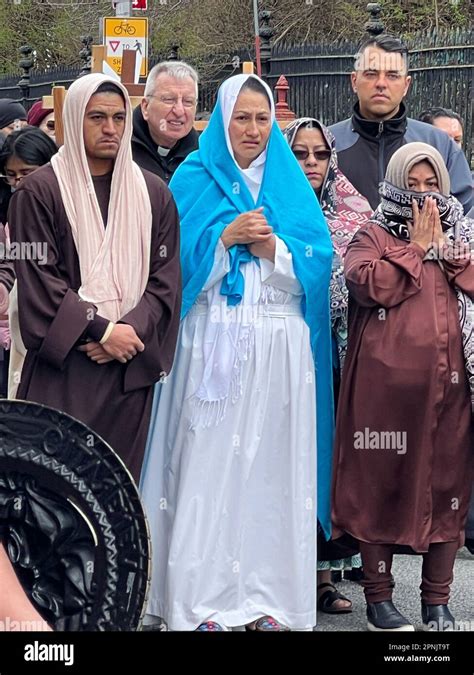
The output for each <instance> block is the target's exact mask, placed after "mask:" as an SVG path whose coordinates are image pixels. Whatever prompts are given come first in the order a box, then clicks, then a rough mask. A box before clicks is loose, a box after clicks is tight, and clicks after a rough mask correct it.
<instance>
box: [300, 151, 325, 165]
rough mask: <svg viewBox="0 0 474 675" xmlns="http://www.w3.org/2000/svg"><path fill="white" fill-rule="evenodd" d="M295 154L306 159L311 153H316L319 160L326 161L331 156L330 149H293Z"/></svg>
mask: <svg viewBox="0 0 474 675" xmlns="http://www.w3.org/2000/svg"><path fill="white" fill-rule="evenodd" d="M293 154H294V156H295V157H296V159H298V160H302V161H304V160H306V159H308V157H309V156H310V155H314V157H315V159H317V160H318V162H325V161H326V160H327V159H329V158H330V157H331V151H330V150H319V151H318V152H310V151H309V150H293Z"/></svg>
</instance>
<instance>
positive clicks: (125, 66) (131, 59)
mask: <svg viewBox="0 0 474 675" xmlns="http://www.w3.org/2000/svg"><path fill="white" fill-rule="evenodd" d="M105 57H106V47H105V46H104V45H94V46H93V47H92V68H91V70H92V72H93V73H101V72H102V69H103V65H102V64H103V61H105ZM136 58H137V53H136V51H135V50H134V49H125V50H124V51H123V56H122V69H121V75H120V80H121V82H122V84H123V85H124V86H125V88H126V89H127V91H128V93H129V95H130V101H131V104H132V107H133V108H135V107H136V106H138V105H140V103H141V100H142V98H143V96H144V93H145V85H143V84H135V82H134V79H135V65H136ZM242 72H243V73H244V74H247V75H253V74H254V72H255V67H254V64H253V62H252V61H245V62H244V63H243V64H242ZM289 88H290V87H289V85H288V81H287V79H286V78H285V77H284V76H283V75H282V76H281V77H280V79H279V80H278V82H277V84H276V86H275V90H276V92H277V99H278V100H277V104H276V106H275V109H276V118H277V122H278V125H279V127H280V129H284V128H285V127H286V126H287V124H288V122H290V121H291V120H293V119H295V117H296V115H295V113H294V112H292V111H291V110H290V108H289V106H288V91H289ZM65 98H66V88H65V87H53V89H52V94H51V96H43V108H53V109H54V121H55V135H56V143H57V145H59V146H61V145H62V144H63V143H64V126H63V107H64V100H65ZM207 125H208V122H207V121H206V120H196V121H195V122H194V128H195V129H196V130H197V131H203V130H204V129H205V128H206V127H207Z"/></svg>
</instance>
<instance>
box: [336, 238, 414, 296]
mask: <svg viewBox="0 0 474 675" xmlns="http://www.w3.org/2000/svg"><path fill="white" fill-rule="evenodd" d="M424 255H425V253H424V251H423V249H422V248H421V247H420V246H418V245H417V244H408V245H405V244H402V245H400V246H397V245H395V246H386V245H385V244H382V241H381V240H379V239H378V237H377V234H376V230H375V232H374V226H369V227H368V228H364V227H363V228H361V229H360V230H359V231H358V232H357V233H356V234H355V235H354V238H353V239H352V241H351V243H350V244H349V246H348V247H347V253H346V257H345V260H344V274H345V277H346V283H347V287H348V289H349V291H350V293H351V295H352V296H353V297H354V298H355V300H356V301H357V302H358V303H359V304H360V305H362V306H365V307H375V306H377V305H381V306H382V307H395V306H396V305H399V304H400V303H401V302H403V301H404V300H406V299H407V298H409V297H411V296H412V295H415V294H416V293H418V292H419V291H420V290H421V287H422V277H423V257H424Z"/></svg>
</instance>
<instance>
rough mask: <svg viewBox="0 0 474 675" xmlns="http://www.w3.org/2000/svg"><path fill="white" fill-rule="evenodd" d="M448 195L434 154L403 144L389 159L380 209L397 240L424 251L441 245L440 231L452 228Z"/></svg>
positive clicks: (427, 148)
mask: <svg viewBox="0 0 474 675" xmlns="http://www.w3.org/2000/svg"><path fill="white" fill-rule="evenodd" d="M449 192H450V181H449V174H448V171H447V169H446V166H445V164H444V161H443V158H442V157H441V155H440V154H439V153H438V151H437V150H436V149H435V148H432V147H431V146H429V145H426V144H425V143H407V144H406V145H404V146H402V147H401V148H399V149H398V150H397V151H396V152H395V153H394V154H393V156H392V158H391V159H390V162H389V164H388V167H387V173H386V176H385V180H384V182H383V183H382V184H381V187H380V195H381V206H380V208H381V210H382V213H383V215H384V216H385V218H386V220H387V222H388V223H389V224H390V226H391V227H395V229H396V230H397V232H398V234H397V236H401V237H402V238H406V239H408V238H409V239H410V240H411V241H412V242H415V243H417V244H419V245H420V246H421V247H422V248H423V249H424V250H425V251H427V250H428V249H429V248H430V247H431V246H433V245H442V244H443V241H444V238H443V229H447V228H448V227H450V226H451V225H452V218H453V211H452V206H451V203H450V198H449ZM397 224H398V225H397Z"/></svg>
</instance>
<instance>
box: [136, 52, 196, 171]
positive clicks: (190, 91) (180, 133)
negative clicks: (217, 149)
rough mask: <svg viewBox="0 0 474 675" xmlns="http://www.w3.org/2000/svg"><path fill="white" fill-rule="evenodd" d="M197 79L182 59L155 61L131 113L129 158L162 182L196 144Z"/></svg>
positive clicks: (194, 148)
mask: <svg viewBox="0 0 474 675" xmlns="http://www.w3.org/2000/svg"><path fill="white" fill-rule="evenodd" d="M198 79H199V78H198V74H197V73H196V71H195V70H194V69H193V68H191V66H189V65H188V64H187V63H184V62H183V61H164V62H162V63H158V64H157V65H156V66H154V67H153V68H152V69H151V71H150V74H149V75H148V79H147V82H146V86H145V95H144V97H143V100H142V103H141V106H139V107H137V108H136V109H135V112H134V114H133V136H132V151H133V159H134V160H135V161H136V163H137V164H138V165H139V166H141V167H142V168H143V169H147V170H148V171H152V172H153V173H155V174H157V175H158V176H159V177H160V178H162V179H163V180H164V181H165V182H166V183H169V181H170V180H171V177H172V175H173V173H174V172H175V171H176V169H177V168H178V166H179V165H180V164H181V162H183V161H184V160H185V159H186V157H187V156H188V155H189V154H190V153H191V152H193V151H194V150H196V149H197V147H198V134H197V132H196V130H195V129H194V128H193V124H194V119H195V116H196V106H197V95H198Z"/></svg>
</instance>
